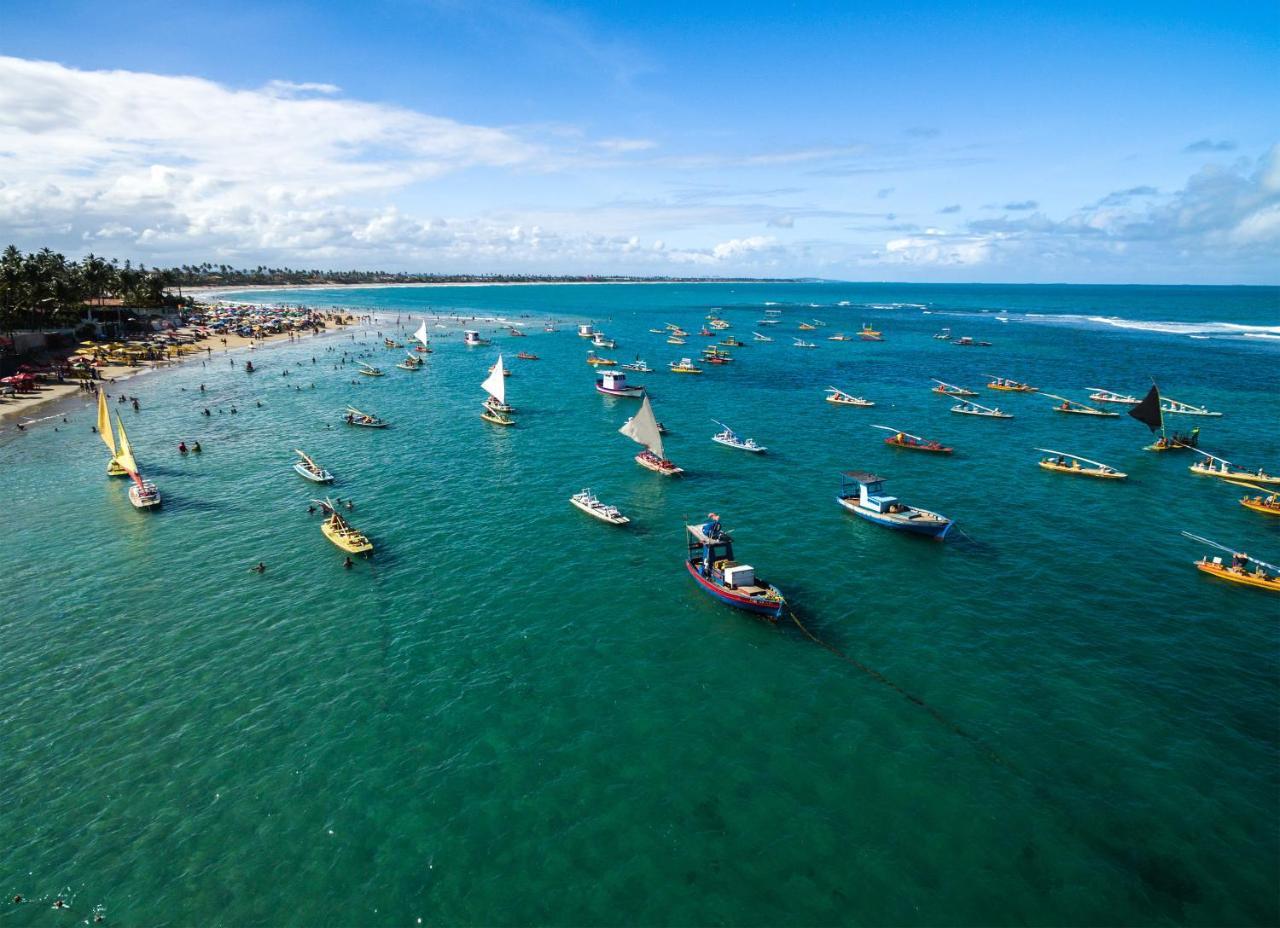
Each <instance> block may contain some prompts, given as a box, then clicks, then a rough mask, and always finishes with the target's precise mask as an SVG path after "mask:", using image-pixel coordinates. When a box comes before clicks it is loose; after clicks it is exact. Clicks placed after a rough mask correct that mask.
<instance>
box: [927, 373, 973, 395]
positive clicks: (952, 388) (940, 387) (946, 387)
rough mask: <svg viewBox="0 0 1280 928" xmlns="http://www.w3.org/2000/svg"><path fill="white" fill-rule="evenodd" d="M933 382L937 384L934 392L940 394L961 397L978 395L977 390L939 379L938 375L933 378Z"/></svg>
mask: <svg viewBox="0 0 1280 928" xmlns="http://www.w3.org/2000/svg"><path fill="white" fill-rule="evenodd" d="M933 382H934V383H936V384H937V386H936V387H934V388H933V392H934V393H937V394H938V395H939V396H956V397H961V396H977V395H978V391H977V390H967V389H965V388H964V387H957V386H956V385H955V384H953V383H945V382H944V381H941V380H938V379H937V378H936V377H935V378H933Z"/></svg>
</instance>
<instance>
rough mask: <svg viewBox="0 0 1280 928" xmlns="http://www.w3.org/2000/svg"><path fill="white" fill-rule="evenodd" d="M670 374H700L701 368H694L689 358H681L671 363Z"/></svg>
mask: <svg viewBox="0 0 1280 928" xmlns="http://www.w3.org/2000/svg"><path fill="white" fill-rule="evenodd" d="M670 367H671V373H673V374H701V373H702V368H700V367H694V366H693V361H692V360H690V359H689V358H681V359H680V360H679V361H672V362H671V365H670Z"/></svg>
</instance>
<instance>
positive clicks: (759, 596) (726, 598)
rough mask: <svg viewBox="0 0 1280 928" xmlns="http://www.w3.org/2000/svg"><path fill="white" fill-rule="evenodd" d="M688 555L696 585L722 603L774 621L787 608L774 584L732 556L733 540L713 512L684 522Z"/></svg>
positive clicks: (690, 569) (688, 564)
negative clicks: (695, 522)
mask: <svg viewBox="0 0 1280 928" xmlns="http://www.w3.org/2000/svg"><path fill="white" fill-rule="evenodd" d="M684 530H685V541H686V543H687V547H688V552H689V553H688V556H687V557H686V558H685V567H686V569H688V571H689V575H690V576H691V577H693V579H694V582H695V583H697V584H698V587H699V588H700V589H701V590H702V591H703V592H704V593H706V594H707V595H708V596H711V597H713V598H715V599H718V600H719V601H720V602H722V603H726V604H727V605H730V606H733V607H734V608H736V609H743V610H745V611H747V612H752V613H755V614H756V615H761V616H764V617H765V618H767V619H769V620H771V621H773V622H776V621H778V619H779V618H781V616H782V612H783V610H784V609H786V607H787V600H786V597H784V596H783V595H782V592H781V591H780V590H779V589H778V588H777V587H775V586H774V585H773V584H771V583H769V582H767V581H766V580H764V579H763V578H761V577H757V576H756V571H755V568H754V567H752V566H751V565H750V564H739V563H738V562H737V561H735V560H734V558H733V539H732V538H730V537H729V533H728V532H727V531H725V530H724V529H723V528H722V527H721V526H720V517H719V516H717V515H716V514H715V513H714V512H713V513H711V514H710V515H708V516H707V521H706V522H703V523H702V524H701V525H686V526H685V527H684Z"/></svg>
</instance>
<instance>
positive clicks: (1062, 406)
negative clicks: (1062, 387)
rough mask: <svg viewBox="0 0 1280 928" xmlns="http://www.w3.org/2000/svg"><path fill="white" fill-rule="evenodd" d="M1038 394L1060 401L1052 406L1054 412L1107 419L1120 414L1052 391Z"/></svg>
mask: <svg viewBox="0 0 1280 928" xmlns="http://www.w3.org/2000/svg"><path fill="white" fill-rule="evenodd" d="M1040 395H1041V396H1047V397H1049V398H1050V399H1054V400H1060V401H1061V402H1060V403H1059V405H1057V406H1054V407H1053V408H1054V411H1055V412H1069V413H1073V414H1075V415H1077V416H1104V417H1106V418H1109V419H1114V418H1116V417H1117V416H1119V415H1120V413H1118V412H1109V411H1107V410H1105V409H1098V408H1096V407H1094V406H1089V405H1087V404H1085V403H1077V402H1076V401H1075V400H1069V399H1067V398H1066V397H1065V396H1058V395H1057V394H1054V393H1041V394H1040ZM1041 450H1043V449H1041ZM1080 460H1082V461H1083V460H1084V458H1081V459H1080Z"/></svg>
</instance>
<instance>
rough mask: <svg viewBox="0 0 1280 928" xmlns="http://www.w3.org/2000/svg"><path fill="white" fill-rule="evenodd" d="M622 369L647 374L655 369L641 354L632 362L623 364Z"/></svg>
mask: <svg viewBox="0 0 1280 928" xmlns="http://www.w3.org/2000/svg"><path fill="white" fill-rule="evenodd" d="M622 369H623V370H624V371H634V372H635V373H637V374H647V373H649V372H650V371H652V370H653V368H652V367H650V366H649V365H648V364H646V363H645V361H644V359H642V358H640V357H639V356H637V357H636V359H635V360H634V361H632V362H631V363H630V364H624V365H622Z"/></svg>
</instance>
